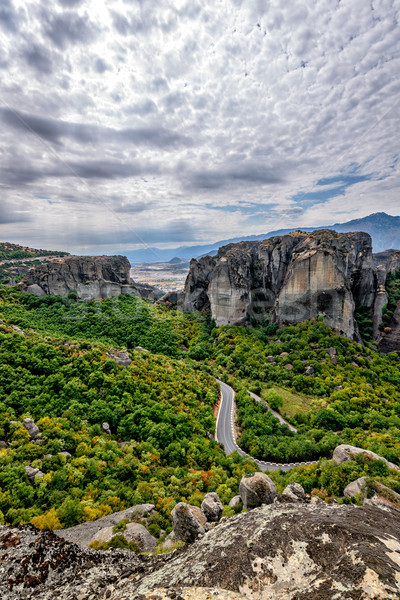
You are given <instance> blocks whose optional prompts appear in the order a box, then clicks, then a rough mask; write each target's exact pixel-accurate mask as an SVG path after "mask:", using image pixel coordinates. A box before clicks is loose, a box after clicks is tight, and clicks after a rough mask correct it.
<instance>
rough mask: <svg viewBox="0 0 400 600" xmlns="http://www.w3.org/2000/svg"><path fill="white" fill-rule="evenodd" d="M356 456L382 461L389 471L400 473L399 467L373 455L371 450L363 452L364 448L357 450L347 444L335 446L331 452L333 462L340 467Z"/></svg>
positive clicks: (355, 447)
mask: <svg viewBox="0 0 400 600" xmlns="http://www.w3.org/2000/svg"><path fill="white" fill-rule="evenodd" d="M356 454H367V455H368V456H370V457H371V458H372V459H375V460H383V462H385V463H386V464H387V466H388V467H389V469H395V470H396V471H400V467H398V466H397V465H395V464H393V463H391V462H389V461H388V460H386V458H383V456H379V454H375V452H372V451H371V450H365V448H357V446H350V445H348V444H340V446H336V448H335V450H334V451H333V457H332V458H333V460H334V461H335V462H337V463H338V464H339V465H341V464H342V463H344V462H346V461H348V460H353V458H354V456H355V455H356Z"/></svg>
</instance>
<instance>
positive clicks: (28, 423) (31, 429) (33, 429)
mask: <svg viewBox="0 0 400 600" xmlns="http://www.w3.org/2000/svg"><path fill="white" fill-rule="evenodd" d="M22 426H23V427H25V429H26V430H27V432H28V433H29V435H30V438H31V440H34V439H35V438H37V436H38V435H39V434H40V429H39V427H38V426H37V425H36V423H35V421H34V420H33V419H28V418H26V419H24V420H23V421H22Z"/></svg>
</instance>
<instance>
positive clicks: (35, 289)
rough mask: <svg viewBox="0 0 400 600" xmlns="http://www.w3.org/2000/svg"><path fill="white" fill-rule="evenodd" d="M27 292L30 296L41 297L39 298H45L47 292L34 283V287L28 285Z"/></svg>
mask: <svg viewBox="0 0 400 600" xmlns="http://www.w3.org/2000/svg"><path fill="white" fill-rule="evenodd" d="M26 292H27V293H28V294H33V295H34V296H39V298H43V296H45V295H46V292H45V291H44V289H43V288H41V287H40V285H38V284H37V283H33V284H32V285H28V287H27V288H26Z"/></svg>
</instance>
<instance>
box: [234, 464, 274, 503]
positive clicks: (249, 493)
mask: <svg viewBox="0 0 400 600" xmlns="http://www.w3.org/2000/svg"><path fill="white" fill-rule="evenodd" d="M239 494H240V497H241V499H242V500H243V505H244V508H245V509H249V508H256V507H257V506H261V505H262V504H272V502H273V501H274V500H275V498H276V495H277V492H276V487H275V484H274V482H273V481H272V479H270V478H269V477H268V475H266V474H265V473H254V475H251V476H250V477H246V476H244V477H242V480H241V482H240V485H239Z"/></svg>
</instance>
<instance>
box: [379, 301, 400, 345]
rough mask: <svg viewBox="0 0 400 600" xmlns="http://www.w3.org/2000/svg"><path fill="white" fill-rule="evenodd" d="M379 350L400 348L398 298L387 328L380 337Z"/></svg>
mask: <svg viewBox="0 0 400 600" xmlns="http://www.w3.org/2000/svg"><path fill="white" fill-rule="evenodd" d="M379 350H380V352H383V354H387V353H388V352H396V351H398V350H400V300H399V301H398V303H397V307H396V310H395V311H394V314H393V317H392V319H391V321H390V323H389V330H388V331H385V332H384V334H383V336H382V338H381V341H380V343H379Z"/></svg>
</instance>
